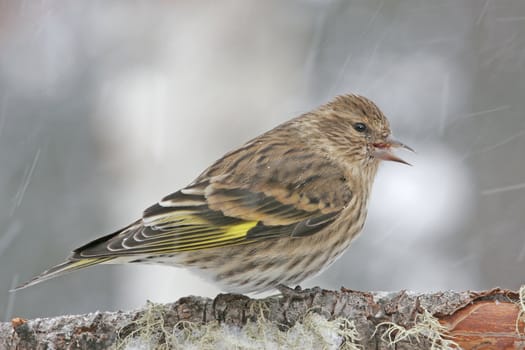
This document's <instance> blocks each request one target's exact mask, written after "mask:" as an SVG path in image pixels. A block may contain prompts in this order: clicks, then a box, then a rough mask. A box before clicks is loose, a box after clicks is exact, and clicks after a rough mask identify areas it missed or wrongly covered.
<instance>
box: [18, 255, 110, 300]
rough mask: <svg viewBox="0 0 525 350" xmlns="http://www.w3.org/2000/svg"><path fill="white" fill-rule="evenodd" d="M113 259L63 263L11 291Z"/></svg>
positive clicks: (91, 259) (75, 260)
mask: <svg viewBox="0 0 525 350" xmlns="http://www.w3.org/2000/svg"><path fill="white" fill-rule="evenodd" d="M112 259H113V258H108V257H105V258H87V259H74V260H69V261H66V262H63V263H62V264H59V265H56V266H53V267H52V268H50V269H49V270H46V271H44V272H42V273H41V274H40V275H38V276H36V277H33V278H32V279H31V280H29V281H27V282H25V283H23V284H21V285H19V286H18V287H16V288H14V289H12V290H11V291H12V292H14V291H17V290H20V289H24V288H27V287H29V286H33V285H35V284H38V283H40V282H44V281H46V280H48V279H51V278H55V277H58V276H62V275H65V274H66V273H68V272H71V271H75V270H78V269H82V268H84V267H88V266H92V265H97V264H101V263H104V262H107V261H109V260H112Z"/></svg>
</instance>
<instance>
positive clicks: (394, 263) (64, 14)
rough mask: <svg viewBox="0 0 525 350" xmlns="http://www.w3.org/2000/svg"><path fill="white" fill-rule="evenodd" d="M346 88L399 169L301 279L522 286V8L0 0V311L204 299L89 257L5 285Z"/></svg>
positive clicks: (365, 286)
mask: <svg viewBox="0 0 525 350" xmlns="http://www.w3.org/2000/svg"><path fill="white" fill-rule="evenodd" d="M348 92H355V93H359V94H363V95H365V96H368V97H370V98H371V99H373V100H374V101H375V102H376V103H377V104H378V105H379V106H380V107H381V108H382V110H383V111H384V112H385V114H386V115H387V116H388V117H389V119H390V121H391V124H392V129H393V131H394V134H395V136H396V137H397V138H398V139H400V140H402V141H403V142H405V143H407V144H409V145H410V146H412V147H413V148H415V149H416V150H417V154H408V155H407V154H402V156H403V157H405V158H406V159H407V160H409V161H410V162H412V163H413V164H414V166H413V167H406V166H402V165H400V164H383V165H382V167H381V169H380V172H379V176H378V178H377V180H376V183H375V186H374V191H373V198H372V201H371V206H370V210H369V216H368V221H367V225H366V229H365V232H364V233H363V234H362V235H361V237H360V238H359V240H357V241H356V242H355V243H354V244H353V245H352V247H351V248H350V250H349V251H348V252H347V253H346V254H345V255H344V256H343V257H342V258H341V259H340V260H338V261H337V262H336V263H335V264H334V265H333V266H332V267H331V268H330V269H329V270H328V271H326V272H325V273H324V274H322V275H321V276H319V277H317V278H316V279H313V280H309V281H307V282H305V283H304V284H303V286H305V287H308V286H314V285H320V286H323V287H324V288H339V287H340V286H346V287H347V288H351V289H358V290H399V289H403V288H404V289H409V290H414V291H421V292H423V291H436V290H446V289H455V290H463V289H486V288H492V287H495V286H501V287H505V288H518V287H519V286H520V285H521V284H522V283H523V282H525V269H524V266H525V215H524V214H525V155H524V151H525V2H524V1H522V0H498V1H491V0H486V1H481V0H462V1H457V0H442V1H439V2H437V1H424V0H388V1H387V0H352V1H351V0H333V1H320V0H317V1H316V0H289V1H282V0H273V1H255V0H250V1H240V0H236V1H233V0H231V1H230V0H226V1H220V2H217V1H213V0H209V1H192V2H190V1H156V2H152V1H111V2H108V1H89V2H87V1H86V2H64V1H49V0H47V1H15V0H12V1H6V0H0V312H1V314H0V317H1V320H9V319H10V317H12V316H23V317H35V316H51V315H59V314H63V313H68V314H71V313H84V312H91V311H95V310H117V309H129V308H134V307H138V306H141V305H143V304H144V303H145V302H146V300H152V301H158V302H167V301H175V300H176V299H177V298H179V297H182V296H185V295H189V294H196V295H203V296H208V297H213V296H214V295H215V294H216V293H218V292H219V290H218V289H217V288H216V287H215V286H213V285H212V284H208V283H207V282H206V281H203V280H201V279H199V278H198V277H196V276H194V275H192V274H191V273H189V272H187V271H184V270H181V269H175V268H169V267H164V268H163V267H154V266H140V265H129V266H98V267H93V268H90V269H86V270H83V271H80V272H77V273H74V274H70V275H67V276H64V277H62V278H58V279H55V280H52V281H49V282H46V283H43V284H40V285H37V286H34V287H31V288H29V289H25V290H22V291H19V292H16V293H9V289H10V288H12V287H14V286H15V285H17V284H18V283H21V282H23V281H25V280H27V279H29V278H31V277H32V276H34V275H35V274H38V273H40V272H42V271H43V270H44V269H46V268H47V267H49V266H51V265H54V264H56V263H59V262H61V261H62V260H63V259H64V258H65V257H66V256H68V254H69V252H70V251H71V250H72V249H74V248H76V247H78V246H79V245H81V244H83V243H86V242H87V241H90V240H92V239H94V238H96V237H98V236H100V235H102V234H106V233H110V232H113V231H115V230H117V229H119V228H120V227H122V226H124V225H127V224H128V223H130V222H131V221H133V220H135V219H136V218H137V217H138V216H139V215H140V214H141V212H142V210H143V209H144V208H146V207H148V206H149V205H151V204H153V203H155V202H156V201H157V200H159V199H160V198H161V197H163V196H164V195H166V194H168V193H171V192H174V191H176V190H178V189H179V188H180V187H182V186H184V185H186V184H188V183H189V182H191V181H192V180H193V178H194V177H196V176H197V175H198V174H199V173H200V172H201V171H202V170H203V169H204V168H206V167H207V166H208V165H209V164H210V163H211V162H212V161H214V160H215V159H217V158H219V157H220V156H221V155H222V154H224V153H225V152H227V151H229V150H231V149H233V148H235V147H237V146H239V145H241V144H242V143H243V142H245V141H247V140H249V139H250V138H252V137H254V136H256V135H258V134H259V133H261V132H264V131H266V130H268V129H270V128H272V127H274V126H276V125H277V124H279V123H281V122H283V121H285V120H287V119H289V118H291V117H293V116H296V115H298V114H301V113H303V112H305V111H308V110H310V109H312V108H314V107H316V106H318V105H319V104H322V103H324V102H326V101H328V100H329V99H330V98H332V97H333V96H334V95H336V94H342V93H348Z"/></svg>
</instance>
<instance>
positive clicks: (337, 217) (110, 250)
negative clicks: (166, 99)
mask: <svg viewBox="0 0 525 350" xmlns="http://www.w3.org/2000/svg"><path fill="white" fill-rule="evenodd" d="M396 148H397V149H399V148H401V149H406V150H409V151H413V150H412V149H411V148H410V147H408V146H407V145H405V144H403V143H402V142H399V141H397V140H395V139H394V138H393V137H392V136H391V129H390V125H389V122H388V120H387V118H386V117H385V115H384V114H383V112H381V110H380V109H379V107H378V106H377V105H376V104H375V103H374V102H372V101H371V100H369V99H368V98H366V97H364V96H360V95H356V94H345V95H339V96H336V97H335V98H333V99H332V100H331V101H329V102H327V103H325V104H323V105H321V106H319V107H317V108H315V109H314V110H312V111H310V112H307V113H304V114H302V115H300V116H298V117H295V118H293V119H291V120H289V121H287V122H284V123H283V124H280V125H278V126H277V127H275V128H274V129H272V130H270V131H267V132H265V133H263V134H261V135H260V136H257V137H255V138H254V139H252V140H250V141H248V142H246V143H245V144H244V145H242V146H241V147H239V148H237V149H235V150H233V151H231V152H229V153H227V154H225V155H224V156H223V157H222V158H220V159H219V160H217V161H215V162H214V163H213V164H212V165H211V166H210V167H208V168H207V169H206V170H204V171H203V172H202V173H201V174H200V175H199V176H198V177H197V178H196V179H195V180H194V181H193V182H191V183H190V184H189V185H188V186H186V187H184V188H182V189H180V190H179V191H177V192H174V193H171V194H169V195H167V196H165V197H164V198H162V199H161V200H160V201H158V202H157V203H155V204H154V205H152V206H150V207H148V208H147V209H146V210H144V212H143V213H142V216H141V217H140V218H139V219H138V220H136V221H135V222H133V223H131V224H130V225H128V226H126V227H124V228H122V229H120V230H118V231H116V232H114V233H111V234H108V235H105V236H102V237H100V238H97V239H95V240H93V241H91V242H89V243H87V244H85V245H83V246H81V247H79V248H77V249H75V250H74V251H73V252H72V254H71V255H70V257H69V258H68V259H67V260H66V261H65V262H63V263H61V264H59V265H56V266H54V267H52V268H50V269H48V270H47V271H44V272H43V273H42V274H40V275H38V276H36V277H34V278H33V279H31V280H29V281H28V282H26V283H24V284H22V285H20V286H18V287H17V288H15V290H17V289H22V288H26V287H29V286H32V285H35V284H37V283H40V282H42V281H45V280H48V279H51V278H54V277H57V276H60V275H63V274H65V273H68V272H71V271H75V270H78V269H81V268H85V267H88V266H93V265H97V264H120V263H144V264H161V265H170V266H175V267H183V268H188V269H190V270H192V271H194V272H196V273H197V274H199V275H201V276H202V277H204V278H206V279H211V280H213V281H214V282H215V283H216V284H217V285H218V286H219V287H220V288H221V289H222V290H224V291H227V292H236V293H250V292H255V293H260V292H264V291H268V290H272V289H279V287H281V286H284V287H286V286H290V285H292V286H293V285H297V284H299V283H301V282H302V281H304V280H305V279H307V278H311V277H313V276H315V275H317V274H319V273H320V272H322V271H323V270H325V269H326V268H327V267H328V266H330V265H331V264H332V263H333V262H334V261H335V260H336V259H337V258H338V257H340V256H341V255H342V253H343V252H344V251H346V250H347V249H348V248H349V246H350V243H351V242H352V241H353V240H354V239H355V238H356V237H357V236H358V234H359V233H360V232H361V231H362V229H363V226H364V223H365V218H366V216H367V205H368V201H369V197H370V192H371V189H372V184H373V181H374V178H375V176H376V173H377V170H378V167H379V164H380V162H381V161H394V162H399V163H404V164H409V163H407V162H406V161H404V160H403V159H401V158H399V157H398V156H397V155H395V154H394V153H393V150H394V149H396Z"/></svg>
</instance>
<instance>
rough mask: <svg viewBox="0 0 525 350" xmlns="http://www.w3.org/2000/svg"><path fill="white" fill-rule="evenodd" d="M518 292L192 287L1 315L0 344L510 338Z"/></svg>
mask: <svg viewBox="0 0 525 350" xmlns="http://www.w3.org/2000/svg"><path fill="white" fill-rule="evenodd" d="M521 294H522V293H521ZM520 301H521V299H520V293H517V292H512V291H507V290H500V289H494V290H490V291H485V292H470V291H466V292H439V293H433V294H415V293H408V292H406V291H401V292H391V293H367V292H358V291H351V290H347V289H344V288H343V289H341V290H340V291H328V290H322V289H319V288H314V289H308V290H288V291H285V292H284V294H283V295H279V296H273V297H268V298H265V299H251V298H249V297H246V296H243V295H236V294H220V295H218V296H217V297H216V298H215V299H209V298H202V297H195V296H190V297H185V298H181V299H179V300H178V301H177V302H175V303H170V304H162V305H161V304H153V303H148V304H147V305H146V306H145V307H143V308H141V309H139V310H135V311H128V312H121V311H119V312H96V313H92V314H88V315H78V316H60V317H54V318H42V319H34V320H28V321H27V320H24V319H21V318H14V319H13V320H12V322H11V323H0V348H1V349H16V350H24V349H57V350H60V349H107V348H122V349H125V348H126V347H127V346H130V347H132V346H133V347H134V348H137V347H139V348H140V346H143V347H144V348H155V349H159V348H165V349H170V348H174V347H177V346H179V347H184V346H190V345H191V346H193V347H194V348H199V349H201V348H202V349H215V348H216V347H218V346H219V345H221V346H222V347H223V348H232V347H238V348H249V349H263V348H266V347H271V346H274V347H278V346H280V347H282V348H294V347H295V348H328V349H330V348H333V349H338V348H344V349H388V348H392V346H393V345H394V344H395V348H396V349H425V348H428V349H431V348H433V349H447V348H449V349H453V348H456V347H455V346H458V345H459V346H461V348H464V349H469V348H473V347H474V346H477V345H479V344H487V345H488V346H489V347H490V346H491V344H492V345H494V346H495V347H497V348H502V347H505V346H509V348H511V347H512V346H513V345H516V344H518V342H521V344H523V342H525V337H524V336H522V335H521V334H520V333H519V330H520V329H521V330H523V328H524V323H523V322H522V320H521V316H522V308H521V306H520ZM521 305H523V303H522V304H521Z"/></svg>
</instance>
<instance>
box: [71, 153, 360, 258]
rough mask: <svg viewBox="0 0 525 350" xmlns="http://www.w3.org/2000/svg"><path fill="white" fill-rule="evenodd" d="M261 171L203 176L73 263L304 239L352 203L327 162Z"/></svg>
mask: <svg viewBox="0 0 525 350" xmlns="http://www.w3.org/2000/svg"><path fill="white" fill-rule="evenodd" d="M238 165H239V164H238ZM264 169H265V170H263V169H260V172H259V174H258V175H257V176H255V175H254V176H251V177H250V176H248V177H247V176H246V172H245V171H243V172H241V173H240V176H236V175H235V174H233V175H232V174H226V175H224V174H223V175H213V172H210V174H208V175H210V176H208V175H204V176H201V177H200V178H199V181H198V182H196V183H193V184H192V185H190V186H188V187H186V188H184V189H182V190H180V191H178V192H175V193H172V194H170V195H169V196H167V197H165V198H163V199H162V200H161V201H160V202H159V203H157V204H155V205H153V206H152V207H150V208H148V209H147V210H146V211H145V212H144V215H143V218H142V220H141V221H140V220H139V221H138V222H136V223H135V224H132V225H131V226H129V227H128V228H126V229H124V230H122V231H120V232H117V233H115V234H113V235H110V236H106V237H102V238H100V239H98V240H96V241H94V242H92V243H89V244H87V245H85V246H83V247H81V248H79V249H77V250H75V253H74V257H75V258H92V257H110V256H113V257H114V256H119V255H134V254H142V253H147V254H152V253H153V254H169V253H176V252H180V251H193V250H200V249H205V248H212V247H220V246H229V245H236V244H246V243H250V242H254V241H258V240H262V239H270V238H277V237H303V236H308V235H312V234H315V233H316V232H319V231H320V230H322V229H323V228H325V227H326V226H327V225H329V224H330V223H332V222H333V221H334V220H335V219H336V218H337V216H338V215H339V213H340V212H341V210H342V209H343V208H344V207H345V205H346V203H348V202H349V201H350V199H351V197H352V194H351V192H350V190H349V189H348V188H347V186H346V183H345V181H344V180H345V179H344V178H343V177H342V175H341V172H340V171H339V170H338V169H337V168H335V167H333V165H332V164H329V162H326V163H323V162H321V163H320V164H317V165H315V166H312V165H308V162H307V163H306V166H305V162H304V160H303V161H299V160H294V158H293V157H291V158H290V157H288V158H287V157H284V158H282V159H280V160H279V162H278V163H276V162H272V163H266V165H265V166H264ZM272 169H273V170H272ZM264 171H266V172H267V173H266V174H264ZM294 173H295V175H294ZM284 178H286V179H287V180H286V179H284ZM247 179H249V180H247Z"/></svg>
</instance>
